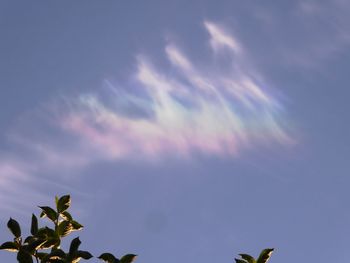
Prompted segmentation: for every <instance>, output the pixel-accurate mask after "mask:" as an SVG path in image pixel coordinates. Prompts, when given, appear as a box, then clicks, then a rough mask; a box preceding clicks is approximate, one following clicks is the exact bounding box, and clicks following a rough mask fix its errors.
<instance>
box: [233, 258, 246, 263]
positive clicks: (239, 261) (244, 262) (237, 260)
mask: <svg viewBox="0 0 350 263" xmlns="http://www.w3.org/2000/svg"><path fill="white" fill-rule="evenodd" d="M235 262H236V263H247V261H245V260H243V259H238V258H235Z"/></svg>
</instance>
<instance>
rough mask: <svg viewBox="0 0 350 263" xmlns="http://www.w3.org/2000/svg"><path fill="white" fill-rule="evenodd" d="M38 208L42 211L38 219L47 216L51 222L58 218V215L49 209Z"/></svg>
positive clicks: (47, 207)
mask: <svg viewBox="0 0 350 263" xmlns="http://www.w3.org/2000/svg"><path fill="white" fill-rule="evenodd" d="M39 208H41V210H42V213H41V214H40V217H44V216H47V217H48V218H49V219H51V220H52V221H55V220H56V219H57V218H58V214H57V213H56V211H55V210H53V209H52V208H51V207H49V206H39Z"/></svg>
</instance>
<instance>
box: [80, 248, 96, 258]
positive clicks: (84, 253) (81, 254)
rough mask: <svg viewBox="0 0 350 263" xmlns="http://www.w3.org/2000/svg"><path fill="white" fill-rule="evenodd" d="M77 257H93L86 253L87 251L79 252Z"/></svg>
mask: <svg viewBox="0 0 350 263" xmlns="http://www.w3.org/2000/svg"><path fill="white" fill-rule="evenodd" d="M77 257H79V258H83V259H90V258H92V257H93V255H91V254H90V252H88V251H82V250H79V251H78V252H77Z"/></svg>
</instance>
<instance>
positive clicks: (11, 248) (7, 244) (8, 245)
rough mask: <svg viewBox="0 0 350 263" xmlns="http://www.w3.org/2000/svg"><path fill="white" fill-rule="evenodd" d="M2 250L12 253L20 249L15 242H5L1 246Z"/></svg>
mask: <svg viewBox="0 0 350 263" xmlns="http://www.w3.org/2000/svg"><path fill="white" fill-rule="evenodd" d="M0 249H1V250H7V251H11V252H17V251H18V247H17V244H16V243H15V242H5V243H3V244H2V245H1V246H0Z"/></svg>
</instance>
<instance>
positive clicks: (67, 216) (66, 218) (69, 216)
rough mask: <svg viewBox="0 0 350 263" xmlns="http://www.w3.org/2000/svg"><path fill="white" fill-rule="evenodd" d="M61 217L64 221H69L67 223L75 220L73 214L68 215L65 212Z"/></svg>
mask: <svg viewBox="0 0 350 263" xmlns="http://www.w3.org/2000/svg"><path fill="white" fill-rule="evenodd" d="M61 216H62V217H63V219H64V220H67V221H72V220H73V218H72V216H71V214H70V213H68V212H67V211H64V212H63V213H61Z"/></svg>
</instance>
